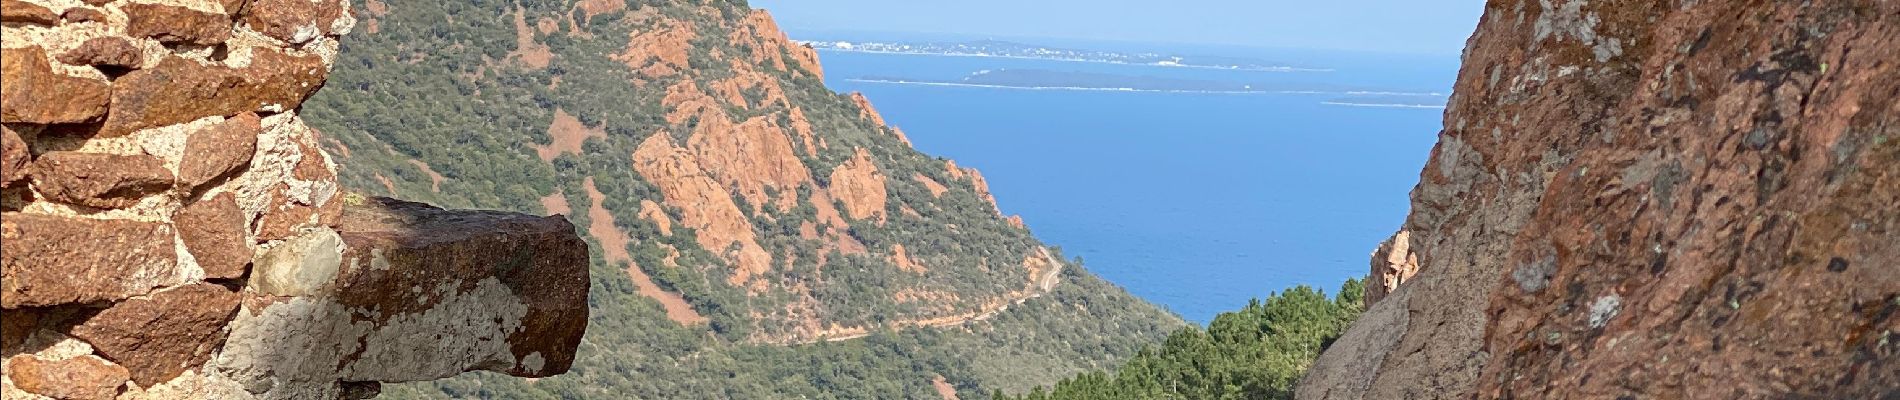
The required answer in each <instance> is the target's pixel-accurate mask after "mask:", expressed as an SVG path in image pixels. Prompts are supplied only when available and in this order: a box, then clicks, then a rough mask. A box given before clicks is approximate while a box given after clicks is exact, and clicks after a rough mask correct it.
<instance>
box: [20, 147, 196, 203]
mask: <svg viewBox="0 0 1900 400" xmlns="http://www.w3.org/2000/svg"><path fill="white" fill-rule="evenodd" d="M30 170H31V173H32V176H33V188H34V189H36V190H38V191H39V192H40V194H41V195H44V196H46V198H47V199H50V200H53V201H58V202H62V203H70V204H78V205H82V206H87V207H96V208H125V207H129V206H132V205H133V204H138V202H139V200H140V199H143V198H145V196H147V195H152V194H157V193H160V192H164V191H165V190H167V189H170V188H171V187H172V184H173V182H174V180H173V179H172V174H171V171H169V170H166V169H165V163H164V162H163V161H159V160H158V158H154V157H152V156H147V155H136V156H122V155H115V154H98V153H80V152H73V151H55V152H50V153H46V154H41V155H40V157H39V160H37V161H35V162H34V163H33V167H32V168H30Z"/></svg>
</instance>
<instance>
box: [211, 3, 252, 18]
mask: <svg viewBox="0 0 1900 400" xmlns="http://www.w3.org/2000/svg"><path fill="white" fill-rule="evenodd" d="M218 3H219V4H222V5H224V13H225V14H229V15H231V18H232V19H237V18H239V17H240V16H242V15H244V7H246V6H247V5H249V4H251V0H218Z"/></svg>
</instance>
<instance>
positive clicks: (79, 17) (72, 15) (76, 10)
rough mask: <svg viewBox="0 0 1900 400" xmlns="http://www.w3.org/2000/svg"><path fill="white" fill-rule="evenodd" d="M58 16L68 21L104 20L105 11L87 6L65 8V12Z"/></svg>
mask: <svg viewBox="0 0 1900 400" xmlns="http://www.w3.org/2000/svg"><path fill="white" fill-rule="evenodd" d="M59 17H60V19H64V20H66V22H68V23H80V22H106V13H105V12H104V11H99V9H97V8H89V7H73V8H68V9H66V13H65V14H60V15H59Z"/></svg>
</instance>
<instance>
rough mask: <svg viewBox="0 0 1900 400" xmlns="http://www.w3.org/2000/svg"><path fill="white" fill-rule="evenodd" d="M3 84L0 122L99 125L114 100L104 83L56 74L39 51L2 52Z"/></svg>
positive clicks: (33, 49)
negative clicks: (107, 107) (110, 102)
mask: <svg viewBox="0 0 1900 400" xmlns="http://www.w3.org/2000/svg"><path fill="white" fill-rule="evenodd" d="M0 81H5V82H6V83H7V84H6V85H4V86H0V122H24V123H33V124H70V123H85V122H97V121H99V118H101V117H104V116H105V115H106V104H107V103H108V102H109V101H110V100H111V88H110V87H109V86H108V85H107V84H106V82H105V81H102V80H97V79H87V78H80V77H75V76H67V75H63V74H60V73H58V72H54V71H53V66H52V62H51V61H49V60H47V59H46V50H44V49H41V48H39V47H21V48H11V49H5V50H0Z"/></svg>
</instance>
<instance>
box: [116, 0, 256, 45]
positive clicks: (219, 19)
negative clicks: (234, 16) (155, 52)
mask: <svg viewBox="0 0 1900 400" xmlns="http://www.w3.org/2000/svg"><path fill="white" fill-rule="evenodd" d="M119 10H121V11H124V12H125V17H126V25H125V33H126V34H127V35H132V36H134V37H143V38H152V39H157V40H158V41H159V42H161V43H166V44H195V45H201V46H209V45H214V44H219V43H224V41H225V40H227V39H230V38H231V16H229V15H225V14H223V13H215V12H208V11H199V10H195V9H192V8H188V7H184V6H173V5H163V4H148V3H128V4H126V5H124V6H120V7H119Z"/></svg>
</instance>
